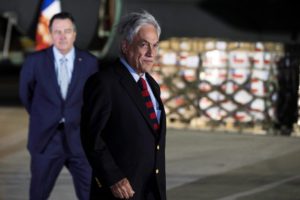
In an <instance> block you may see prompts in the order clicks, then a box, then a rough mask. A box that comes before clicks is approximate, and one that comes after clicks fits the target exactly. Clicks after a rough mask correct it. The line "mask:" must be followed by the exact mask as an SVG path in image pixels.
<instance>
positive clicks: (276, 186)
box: [0, 106, 300, 200]
mask: <svg viewBox="0 0 300 200" xmlns="http://www.w3.org/2000/svg"><path fill="white" fill-rule="evenodd" d="M27 126H28V116H27V113H26V112H25V110H24V108H23V107H21V106H2V107H0V127H1V128H0V200H2V199H3V200H24V199H28V190H29V182H30V173H29V164H30V158H29V154H28V151H27V149H26V143H27ZM166 157H167V160H166V166H167V169H166V170H167V196H168V200H206V199H207V200H299V199H300V187H299V186H300V138H299V137H284V136H273V135H253V134H238V133H228V132H213V131H197V130H186V129H168V132H167V148H166ZM50 199H51V200H61V199H63V200H73V199H76V196H75V192H74V188H73V184H72V179H71V176H70V174H69V172H68V171H67V170H66V169H63V171H62V172H61V174H60V176H59V178H58V180H57V182H56V185H55V188H54V190H53V191H52V193H51V197H50Z"/></svg>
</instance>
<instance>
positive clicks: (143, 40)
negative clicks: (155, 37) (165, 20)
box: [141, 39, 159, 45]
mask: <svg viewBox="0 0 300 200" xmlns="http://www.w3.org/2000/svg"><path fill="white" fill-rule="evenodd" d="M141 42H147V43H148V44H152V43H151V42H149V41H147V40H145V39H142V41H141ZM158 43H159V41H157V42H155V43H153V45H156V44H158Z"/></svg>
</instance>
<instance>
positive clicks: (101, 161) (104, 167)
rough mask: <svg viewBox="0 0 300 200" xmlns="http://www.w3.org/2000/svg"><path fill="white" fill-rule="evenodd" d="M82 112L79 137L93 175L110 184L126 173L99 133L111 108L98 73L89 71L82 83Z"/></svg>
mask: <svg viewBox="0 0 300 200" xmlns="http://www.w3.org/2000/svg"><path fill="white" fill-rule="evenodd" d="M83 101H84V104H83V108H82V113H81V114H82V116H81V141H82V146H83V149H84V151H85V153H86V156H87V158H88V160H89V163H90V165H91V167H92V169H93V172H94V174H95V175H96V178H97V179H99V180H100V181H101V184H102V185H106V186H108V187H109V186H112V185H113V184H115V183H116V182H118V181H120V180H121V179H123V178H124V177H125V176H124V175H123V173H122V172H121V170H120V169H119V167H118V166H117V164H116V163H115V161H114V158H113V157H112V155H111V153H110V151H109V149H108V148H107V146H106V144H105V141H104V140H103V137H102V134H103V130H104V129H105V126H106V124H107V121H108V120H109V117H110V112H111V106H112V105H111V101H110V92H109V89H108V88H107V87H105V85H104V84H103V82H102V81H101V80H100V78H99V77H98V73H96V74H94V75H92V76H91V77H90V78H89V79H88V81H87V82H86V84H85V88H84V95H83Z"/></svg>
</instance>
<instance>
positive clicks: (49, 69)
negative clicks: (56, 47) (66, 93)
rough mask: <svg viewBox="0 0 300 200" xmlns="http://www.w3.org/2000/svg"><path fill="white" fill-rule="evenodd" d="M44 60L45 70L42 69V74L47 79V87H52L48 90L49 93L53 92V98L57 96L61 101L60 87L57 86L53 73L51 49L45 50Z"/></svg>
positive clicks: (54, 73)
mask: <svg viewBox="0 0 300 200" xmlns="http://www.w3.org/2000/svg"><path fill="white" fill-rule="evenodd" d="M46 59H48V60H47V61H46V62H45V69H44V70H45V71H44V72H45V74H46V76H45V77H46V78H48V79H49V80H48V81H47V82H48V85H49V87H52V90H51V89H50V90H49V92H51V91H55V93H56V95H55V96H59V97H60V98H61V99H62V97H61V92H60V87H59V85H58V81H57V75H56V71H55V63H54V54H53V50H52V47H50V48H48V49H46ZM49 83H50V84H49Z"/></svg>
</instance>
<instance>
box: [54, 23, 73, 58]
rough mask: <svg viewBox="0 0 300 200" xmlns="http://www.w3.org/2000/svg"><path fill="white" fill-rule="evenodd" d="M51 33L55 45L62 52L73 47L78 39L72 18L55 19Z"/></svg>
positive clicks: (64, 52)
mask: <svg viewBox="0 0 300 200" xmlns="http://www.w3.org/2000/svg"><path fill="white" fill-rule="evenodd" d="M50 34H51V38H52V41H53V45H54V46H55V47H56V48H57V49H58V50H59V51H60V52H61V53H62V54H66V53H68V52H69V51H70V50H71V49H72V47H73V45H74V42H75V39H76V32H75V30H74V26H73V23H72V21H71V20H69V19H55V20H54V21H53V24H52V27H51V30H50Z"/></svg>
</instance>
